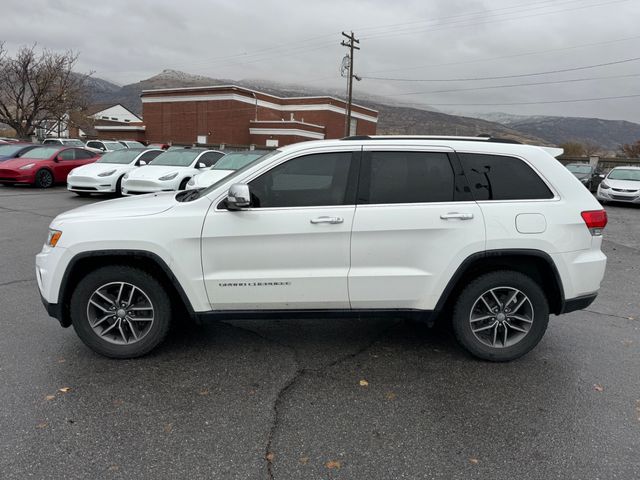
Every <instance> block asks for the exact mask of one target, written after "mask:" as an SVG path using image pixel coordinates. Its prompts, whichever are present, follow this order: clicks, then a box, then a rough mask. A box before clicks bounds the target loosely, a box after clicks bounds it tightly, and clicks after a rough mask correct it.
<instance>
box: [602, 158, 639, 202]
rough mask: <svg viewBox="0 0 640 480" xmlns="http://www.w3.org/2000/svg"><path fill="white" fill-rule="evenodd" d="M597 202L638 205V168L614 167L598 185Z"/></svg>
mask: <svg viewBox="0 0 640 480" xmlns="http://www.w3.org/2000/svg"><path fill="white" fill-rule="evenodd" d="M596 196H597V197H598V200H600V201H601V202H602V203H605V202H626V203H636V204H638V203H640V167H615V168H614V169H612V170H611V171H610V172H609V173H608V174H607V176H606V177H605V178H604V180H602V182H600V185H598V192H597V193H596Z"/></svg>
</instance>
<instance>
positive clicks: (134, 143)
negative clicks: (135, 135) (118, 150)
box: [118, 140, 147, 148]
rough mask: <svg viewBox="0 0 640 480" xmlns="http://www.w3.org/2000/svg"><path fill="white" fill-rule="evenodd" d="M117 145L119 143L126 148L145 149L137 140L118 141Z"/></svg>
mask: <svg viewBox="0 0 640 480" xmlns="http://www.w3.org/2000/svg"><path fill="white" fill-rule="evenodd" d="M118 143H121V144H122V145H124V146H125V147H127V148H147V147H145V146H144V144H142V143H141V142H138V141H137V140H118Z"/></svg>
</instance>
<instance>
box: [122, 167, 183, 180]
mask: <svg viewBox="0 0 640 480" xmlns="http://www.w3.org/2000/svg"><path fill="white" fill-rule="evenodd" d="M185 170H194V169H192V168H190V167H176V166H172V165H145V166H143V167H138V168H136V169H135V170H134V171H133V172H131V173H130V174H129V178H136V179H146V180H157V179H158V178H160V177H164V176H165V175H168V174H170V173H173V172H183V171H185Z"/></svg>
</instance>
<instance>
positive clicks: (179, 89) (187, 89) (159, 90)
mask: <svg viewBox="0 0 640 480" xmlns="http://www.w3.org/2000/svg"><path fill="white" fill-rule="evenodd" d="M212 89H216V90H223V89H237V90H244V91H245V92H252V93H259V94H260V95H264V96H266V97H271V98H277V99H278V100H306V99H327V98H328V99H331V100H335V101H337V102H340V103H344V104H345V105H346V103H347V102H346V100H342V99H340V98H337V97H333V96H331V95H310V96H303V97H279V96H277V95H271V94H270V93H265V92H261V91H260V90H254V89H252V88H247V87H241V86H239V85H232V84H231V85H210V86H203V87H175V88H155V89H148V90H142V95H143V96H144V95H145V94H148V93H165V92H195V91H198V90H212ZM351 105H352V106H354V107H358V108H362V109H364V110H368V111H370V112H375V113H376V114H377V113H379V112H378V110H375V109H373V108H369V107H365V106H364V105H360V104H357V103H352V104H351ZM125 108H126V107H125ZM134 115H135V114H134Z"/></svg>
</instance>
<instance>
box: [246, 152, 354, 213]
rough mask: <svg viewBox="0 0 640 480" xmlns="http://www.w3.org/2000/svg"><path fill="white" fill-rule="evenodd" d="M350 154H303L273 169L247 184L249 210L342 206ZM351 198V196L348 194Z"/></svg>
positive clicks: (350, 199)
mask: <svg viewBox="0 0 640 480" xmlns="http://www.w3.org/2000/svg"><path fill="white" fill-rule="evenodd" d="M350 168H351V152H339V153H318V154H313V155H304V156H302V157H297V158H294V159H292V160H289V161H287V162H285V163H282V164H280V165H278V166H277V167H274V168H273V169H271V170H269V171H268V172H267V173H265V174H263V175H261V176H260V177H258V178H256V179H255V180H253V181H252V182H250V183H249V187H250V189H251V198H252V205H251V206H252V207H254V208H272V207H316V206H331V205H345V204H350V203H352V202H353V199H352V198H348V195H347V193H348V192H347V191H348V184H349V171H350ZM349 196H351V195H349Z"/></svg>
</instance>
